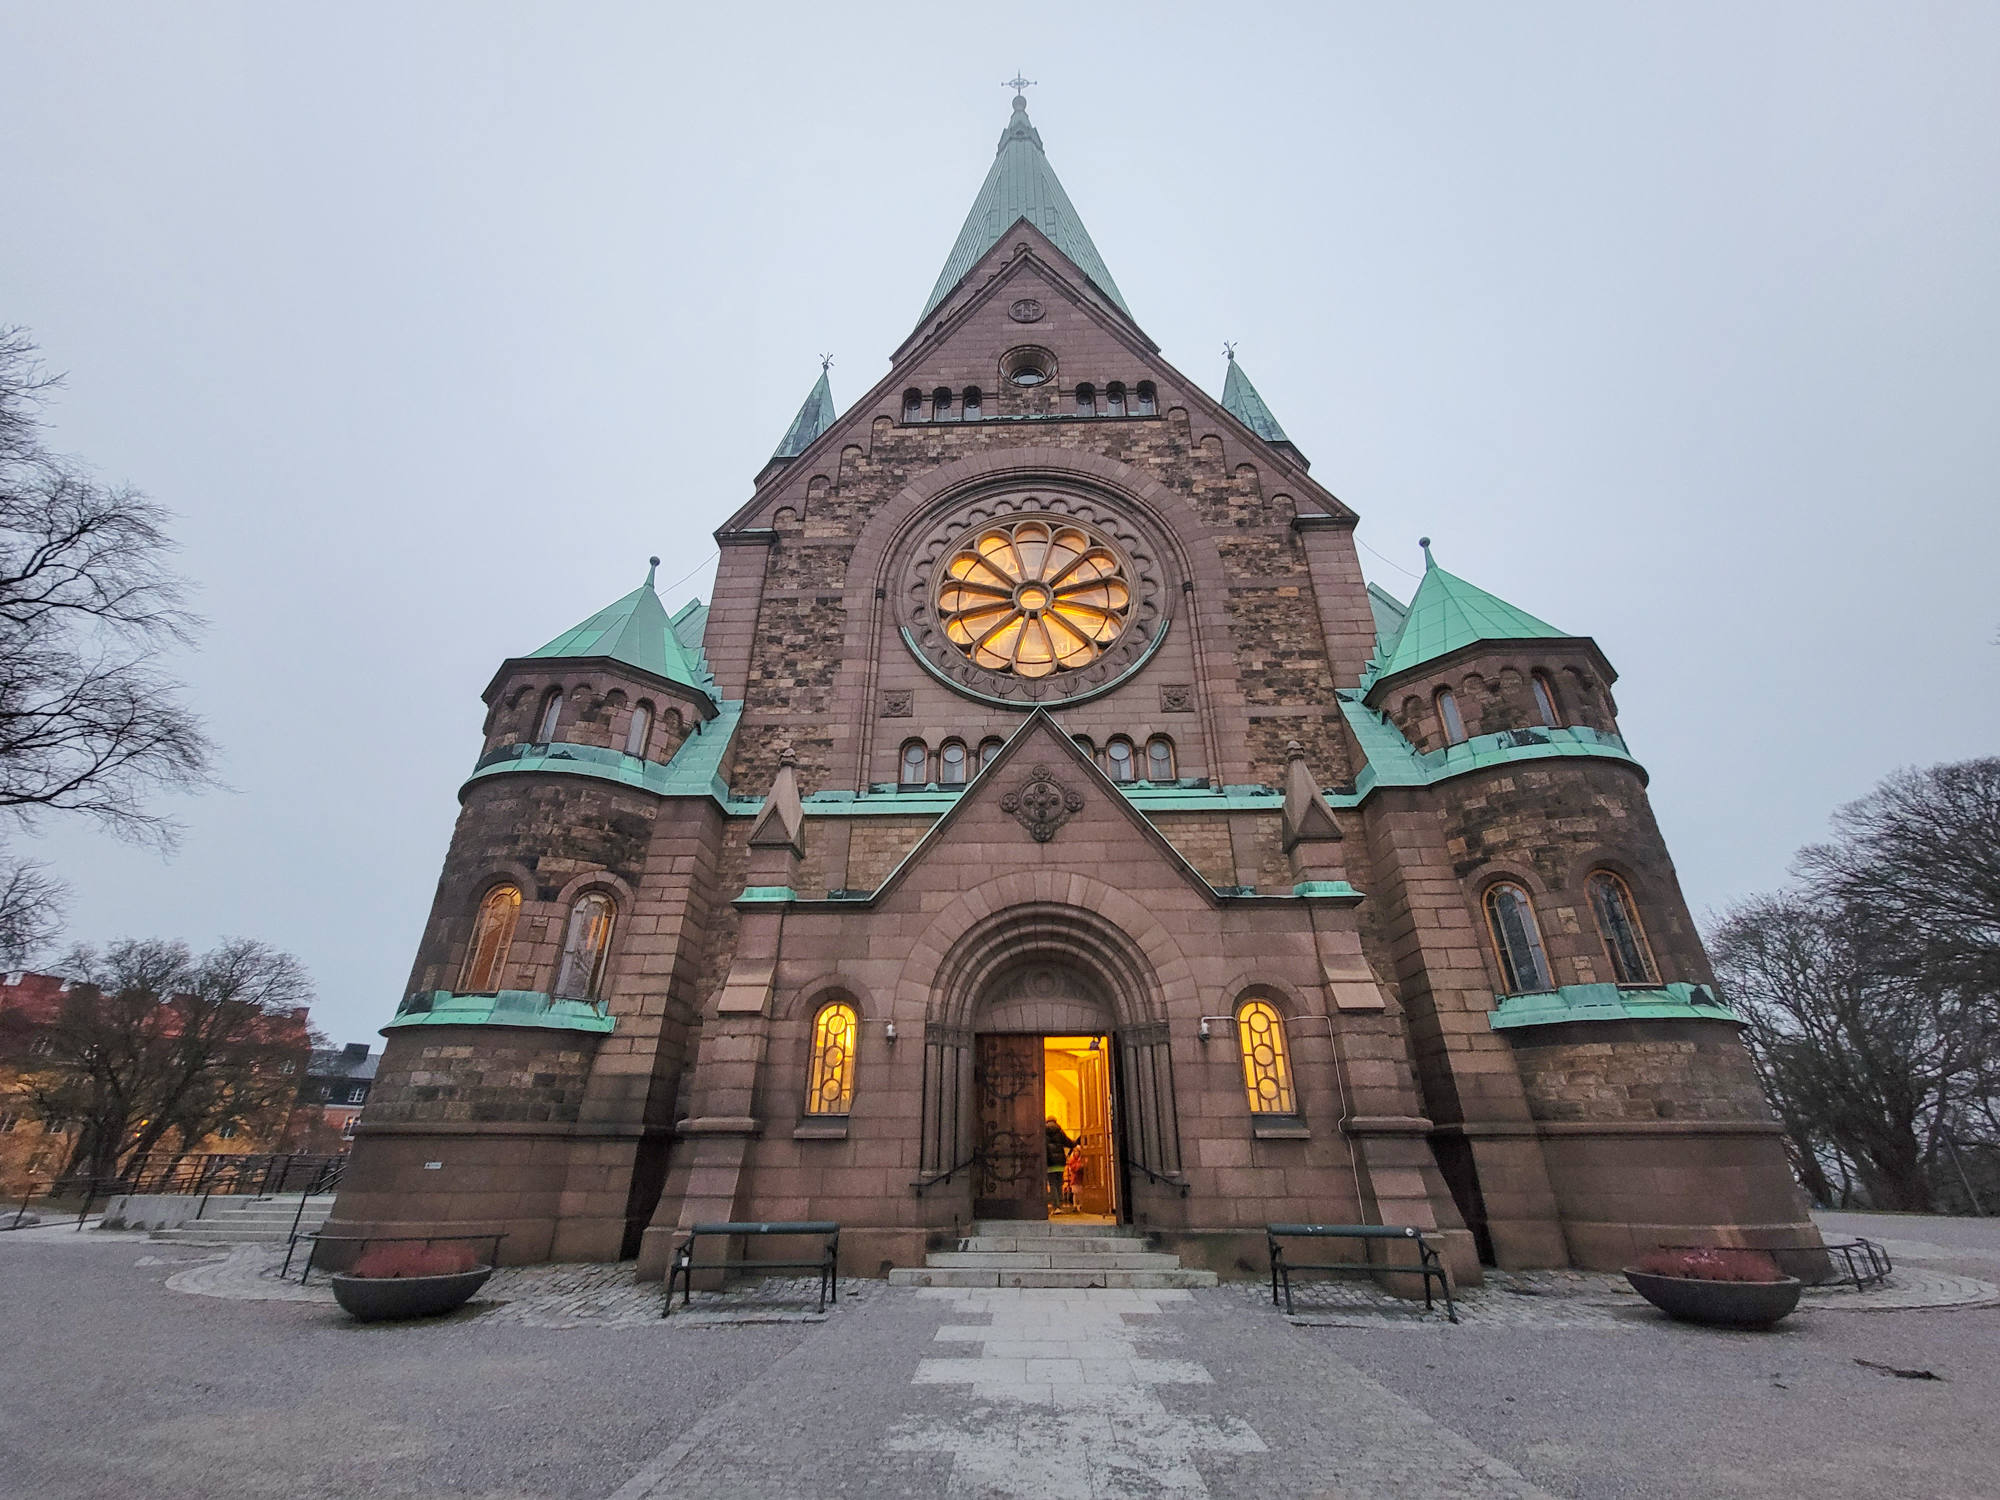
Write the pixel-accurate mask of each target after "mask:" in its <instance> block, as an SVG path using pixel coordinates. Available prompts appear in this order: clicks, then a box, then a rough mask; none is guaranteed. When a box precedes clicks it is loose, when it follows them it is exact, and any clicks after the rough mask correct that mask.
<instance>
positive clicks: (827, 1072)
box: [806, 1003, 860, 1115]
mask: <svg viewBox="0 0 2000 1500" xmlns="http://www.w3.org/2000/svg"><path fill="white" fill-rule="evenodd" d="M859 1031H860V1022H859V1021H858V1020H857V1019H856V1017H855V1014H854V1007H853V1006H851V1005H844V1004H839V1003H836V1004H833V1005H829V1006H826V1007H825V1008H824V1009H822V1010H821V1011H820V1013H819V1014H818V1015H817V1016H816V1017H814V1018H813V1043H812V1046H813V1050H812V1079H811V1082H810V1084H809V1085H808V1088H807V1092H806V1113H807V1114H809V1115H844V1114H846V1113H847V1112H848V1109H849V1107H850V1106H852V1105H853V1103H854V1039H855V1036H856V1034H857V1033H858V1032H859Z"/></svg>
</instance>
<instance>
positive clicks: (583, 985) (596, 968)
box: [555, 891, 618, 1000]
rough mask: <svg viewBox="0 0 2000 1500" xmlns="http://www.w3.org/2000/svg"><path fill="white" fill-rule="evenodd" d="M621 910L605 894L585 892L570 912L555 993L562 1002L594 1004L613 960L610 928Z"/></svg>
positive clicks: (557, 966) (558, 966) (557, 971)
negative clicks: (608, 961)
mask: <svg viewBox="0 0 2000 1500" xmlns="http://www.w3.org/2000/svg"><path fill="white" fill-rule="evenodd" d="M617 914H618V908H617V907H615V906H613V905H612V904H611V898H610V897H609V896H607V895H605V894H604V893H603V892H602V891H586V892H584V894H583V895H581V896H579V897H577V901H576V905H574V906H572V907H571V908H570V909H569V929H568V930H567V931H566V932H565V933H564V934H563V949H562V961H561V962H560V963H558V964H557V965H556V989H555V993H556V995H557V997H558V998H559V999H563V1000H595V999H596V998H597V995H598V989H599V987H600V986H601V985H602V984H603V983H604V965H605V961H606V960H607V959H609V958H610V956H611V924H612V922H613V920H614V919H615V918H616V917H617Z"/></svg>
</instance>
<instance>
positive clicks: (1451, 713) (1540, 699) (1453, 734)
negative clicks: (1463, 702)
mask: <svg viewBox="0 0 2000 1500" xmlns="http://www.w3.org/2000/svg"><path fill="white" fill-rule="evenodd" d="M1528 682H1529V684H1530V685H1531V686H1532V687H1533V688H1534V692H1535V711H1536V712H1537V713H1538V714H1540V715H1541V716H1542V723H1543V725H1544V726H1545V727H1546V728H1549V729H1561V728H1562V727H1563V718H1562V711H1561V710H1560V709H1558V708H1557V707H1556V690H1555V685H1554V684H1553V683H1551V682H1550V681H1549V677H1548V673H1546V672H1534V673H1531V674H1529V677H1528ZM1431 701H1432V705H1433V706H1434V707H1435V708H1436V709H1437V716H1438V723H1439V725H1440V726H1442V727H1443V729H1444V742H1445V743H1446V744H1447V745H1462V744H1464V743H1465V739H1466V735H1465V718H1464V716H1463V715H1461V714H1460V713H1459V711H1458V695H1457V694H1456V693H1454V692H1453V691H1452V690H1451V689H1450V688H1448V687H1442V688H1439V689H1438V690H1437V693H1436V694H1435V696H1434V697H1433V698H1432V700H1431Z"/></svg>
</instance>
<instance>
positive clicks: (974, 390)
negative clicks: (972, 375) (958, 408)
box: [961, 385, 986, 422]
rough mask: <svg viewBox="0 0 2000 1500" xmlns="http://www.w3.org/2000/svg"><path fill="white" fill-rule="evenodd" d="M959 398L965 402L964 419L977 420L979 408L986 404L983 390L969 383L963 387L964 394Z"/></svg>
mask: <svg viewBox="0 0 2000 1500" xmlns="http://www.w3.org/2000/svg"><path fill="white" fill-rule="evenodd" d="M961 399H962V400H963V401H964V402H965V420H966V421H968V422H976V421H978V420H979V413H980V410H981V408H983V407H984V406H985V405H986V394H985V392H983V391H981V390H980V389H979V387H978V386H976V385H969V386H967V387H966V388H965V395H964V396H963V397H962V398H961Z"/></svg>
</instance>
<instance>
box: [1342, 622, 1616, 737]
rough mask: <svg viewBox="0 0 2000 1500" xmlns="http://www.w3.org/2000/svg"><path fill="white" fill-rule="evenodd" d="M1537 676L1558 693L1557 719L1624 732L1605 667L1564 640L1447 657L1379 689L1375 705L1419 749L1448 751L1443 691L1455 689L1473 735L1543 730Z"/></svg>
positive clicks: (1374, 695) (1372, 696)
mask: <svg viewBox="0 0 2000 1500" xmlns="http://www.w3.org/2000/svg"><path fill="white" fill-rule="evenodd" d="M1536 671H1540V672H1541V673H1542V674H1543V675H1544V676H1545V677H1547V678H1548V680H1549V685H1550V687H1551V688H1552V689H1554V697H1555V704H1556V715H1557V717H1558V718H1559V719H1560V720H1561V721H1562V723H1563V724H1565V725H1571V724H1581V725H1583V726H1584V727H1585V728H1587V729H1596V730H1601V731H1603V732H1604V733H1606V734H1616V733H1617V732H1618V722H1617V719H1616V717H1615V716H1614V715H1615V705H1614V704H1613V702H1612V700H1611V693H1610V686H1609V683H1608V682H1607V681H1606V679H1605V675H1604V673H1603V671H1602V669H1601V667H1600V666H1599V664H1598V663H1597V661H1595V660H1594V659H1593V654H1592V653H1591V651H1590V650H1589V649H1588V648H1587V647H1582V646H1577V645H1570V644H1565V643H1563V642H1546V643H1545V642H1529V643H1527V644H1526V645H1525V646H1522V647H1518V648H1512V649H1501V650H1497V651H1496V650H1492V649H1491V648H1487V647H1482V648H1481V649H1480V650H1479V652H1477V653H1476V654H1461V655H1457V656H1453V657H1450V658H1447V659H1446V660H1445V661H1443V662H1441V663H1439V664H1438V665H1437V666H1436V667H1435V668H1434V669H1433V670H1428V671H1425V672H1421V673H1418V674H1416V675H1415V676H1412V677H1408V678H1404V679H1401V680H1399V681H1397V682H1396V683H1394V684H1393V685H1392V686H1389V687H1382V688H1376V689H1374V690H1373V691H1371V692H1370V693H1369V695H1368V701H1369V702H1371V703H1373V704H1375V705H1376V706H1378V707H1379V708H1380V709H1381V710H1382V711H1383V712H1384V713H1386V714H1387V715H1388V716H1389V718H1390V719H1391V721H1393V722H1394V724H1395V725H1396V727H1397V728H1398V729H1400V730H1402V731H1403V737H1404V738H1405V739H1407V740H1408V741H1409V742H1410V743H1411V744H1412V745H1414V746H1416V747H1417V749H1418V750H1420V751H1425V752H1428V751H1432V750H1441V749H1443V748H1444V746H1445V744H1446V743H1447V742H1446V740H1445V734H1444V725H1443V724H1442V723H1441V722H1440V721H1439V719H1438V715H1437V707H1436V702H1435V699H1436V695H1437V690H1438V689H1439V688H1444V687H1448V688H1450V689H1451V690H1452V696H1453V697H1454V698H1456V699H1457V701H1458V716H1459V718H1460V719H1461V720H1462V721H1463V722H1464V725H1465V732H1466V735H1467V737H1469V738H1470V737H1475V736H1478V735H1482V734H1498V733H1500V732H1501V731H1502V730H1506V729H1540V728H1542V727H1543V724H1542V711H1541V709H1540V707H1539V706H1538V705H1537V704H1536V702H1535V691H1534V686H1533V684H1532V682H1531V681H1530V677H1531V675H1532V674H1533V673H1534V672H1536Z"/></svg>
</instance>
